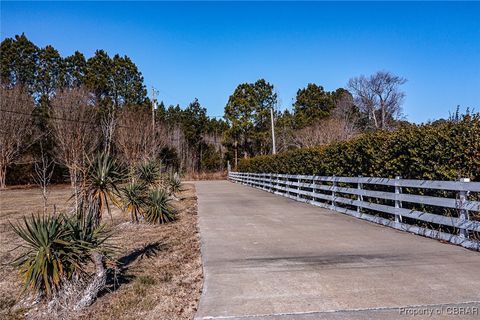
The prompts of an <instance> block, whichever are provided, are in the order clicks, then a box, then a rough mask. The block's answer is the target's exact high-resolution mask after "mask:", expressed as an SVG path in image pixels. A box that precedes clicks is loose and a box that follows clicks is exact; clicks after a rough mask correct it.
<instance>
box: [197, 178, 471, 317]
mask: <svg viewBox="0 0 480 320" xmlns="http://www.w3.org/2000/svg"><path fill="white" fill-rule="evenodd" d="M195 186H196V189H197V194H198V209H199V223H200V235H201V241H202V257H203V266H204V272H205V273H204V274H205V280H204V287H203V293H202V297H201V300H200V306H199V310H198V312H197V315H196V318H197V319H389V320H391V319H458V320H460V319H480V254H479V253H477V252H473V251H469V250H467V249H463V248H461V247H457V246H453V245H450V244H444V243H441V242H438V241H436V240H432V239H427V238H423V237H420V236H416V235H412V234H408V233H405V232H401V231H397V230H394V229H391V228H387V227H383V226H380V225H376V224H372V223H369V222H365V221H362V220H359V219H355V218H353V217H350V216H346V215H342V214H341V213H337V212H333V211H329V210H325V209H321V208H317V207H313V206H311V205H308V204H303V203H299V202H296V201H293V200H290V199H286V198H284V197H280V196H276V195H272V194H270V193H268V192H265V191H261V190H257V189H253V188H251V187H246V186H242V185H240V184H234V183H231V182H227V181H200V182H195Z"/></svg>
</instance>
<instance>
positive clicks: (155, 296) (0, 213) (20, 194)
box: [0, 183, 203, 319]
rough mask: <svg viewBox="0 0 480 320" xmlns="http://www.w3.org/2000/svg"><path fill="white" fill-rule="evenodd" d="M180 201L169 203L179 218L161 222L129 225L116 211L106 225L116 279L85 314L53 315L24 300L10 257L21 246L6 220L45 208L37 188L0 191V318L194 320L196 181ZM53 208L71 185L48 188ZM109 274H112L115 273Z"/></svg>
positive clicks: (64, 204)
mask: <svg viewBox="0 0 480 320" xmlns="http://www.w3.org/2000/svg"><path fill="white" fill-rule="evenodd" d="M184 189H185V190H184V191H183V192H182V193H181V194H180V195H179V198H180V199H181V200H180V201H178V202H175V201H174V205H175V207H176V208H177V210H178V215H177V217H178V219H177V220H176V221H175V222H173V223H170V224H166V225H147V224H142V223H140V224H132V223H130V222H129V216H127V215H124V214H123V213H122V212H121V211H120V210H119V209H117V208H114V209H113V210H112V216H111V217H110V216H108V215H105V216H104V222H105V223H106V224H107V225H108V226H109V227H110V228H112V229H113V231H114V237H113V238H112V240H111V242H112V243H113V244H114V245H115V246H117V247H118V249H117V250H116V251H115V253H114V258H115V259H117V261H118V262H117V271H116V276H115V278H116V281H113V280H112V281H110V282H109V286H108V288H107V290H105V292H104V293H103V294H102V295H101V296H100V297H99V298H98V299H97V301H96V302H95V303H94V304H93V305H92V306H90V307H88V308H86V309H84V310H83V311H80V312H76V313H74V312H73V311H67V312H62V313H59V314H56V315H55V317H52V314H51V313H47V312H45V310H46V308H45V306H44V305H43V304H41V303H40V304H33V305H32V303H31V302H29V301H30V300H29V299H28V298H27V296H26V294H24V293H22V292H23V290H22V289H23V284H22V282H21V278H20V276H19V274H18V272H17V271H16V270H15V268H13V267H12V266H11V265H10V264H9V262H11V261H12V260H13V259H14V258H15V257H17V256H18V254H19V253H20V252H21V250H22V249H16V248H17V247H18V245H20V244H21V240H20V238H18V237H17V236H16V235H15V233H13V231H12V229H11V227H10V224H9V222H11V223H18V222H20V221H21V219H22V217H24V216H27V217H28V216H30V215H31V214H32V213H41V212H43V200H42V197H41V193H40V190H39V189H9V190H5V191H1V192H0V232H1V233H0V261H1V270H0V319H42V318H43V319H53V318H64V319H192V318H193V316H194V315H195V312H196V309H197V304H198V300H199V297H200V293H201V290H202V281H203V275H202V265H201V257H200V242H199V236H198V229H197V200H196V195H195V188H194V185H193V184H189V183H186V184H184ZM50 190H51V191H50V195H49V205H50V211H52V210H53V204H55V206H56V210H57V211H60V210H66V209H67V208H68V207H69V198H70V195H71V192H72V190H71V189H70V186H53V187H51V189H50ZM112 278H113V277H112Z"/></svg>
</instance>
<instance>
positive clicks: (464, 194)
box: [458, 178, 470, 239]
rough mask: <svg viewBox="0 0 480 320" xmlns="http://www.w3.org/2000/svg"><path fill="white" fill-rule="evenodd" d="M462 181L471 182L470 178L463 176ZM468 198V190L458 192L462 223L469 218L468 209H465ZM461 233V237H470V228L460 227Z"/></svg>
mask: <svg viewBox="0 0 480 320" xmlns="http://www.w3.org/2000/svg"><path fill="white" fill-rule="evenodd" d="M460 181H461V182H470V179H469V178H461V179H460ZM467 199H468V191H464V190H462V191H459V192H458V207H459V209H460V212H459V219H460V222H462V224H465V223H466V222H467V221H468V219H469V216H468V210H467V209H465V203H466V202H467ZM459 233H460V234H459V235H460V237H462V238H465V239H468V230H467V229H465V228H460V230H459Z"/></svg>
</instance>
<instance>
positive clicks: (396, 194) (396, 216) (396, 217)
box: [395, 176, 402, 223]
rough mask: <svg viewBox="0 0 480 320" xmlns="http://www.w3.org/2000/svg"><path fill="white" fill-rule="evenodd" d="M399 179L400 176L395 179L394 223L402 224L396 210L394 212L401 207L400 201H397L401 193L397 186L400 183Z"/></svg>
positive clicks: (400, 188)
mask: <svg viewBox="0 0 480 320" xmlns="http://www.w3.org/2000/svg"><path fill="white" fill-rule="evenodd" d="M401 178H402V177H400V176H396V177H395V223H399V222H402V216H401V215H400V214H399V213H398V210H396V209H399V208H401V207H402V201H400V200H399V199H398V198H399V197H398V195H399V194H401V193H402V187H400V186H399V185H398V181H400V179H401Z"/></svg>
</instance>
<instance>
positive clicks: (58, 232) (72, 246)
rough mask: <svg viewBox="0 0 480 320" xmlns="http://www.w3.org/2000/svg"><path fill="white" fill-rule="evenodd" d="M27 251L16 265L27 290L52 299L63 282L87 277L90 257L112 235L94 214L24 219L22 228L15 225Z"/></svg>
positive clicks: (80, 213)
mask: <svg viewBox="0 0 480 320" xmlns="http://www.w3.org/2000/svg"><path fill="white" fill-rule="evenodd" d="M12 227H13V230H14V231H15V233H16V234H17V235H18V236H20V237H21V238H22V239H23V240H24V241H25V245H24V247H26V248H27V249H28V250H27V252H25V253H24V254H22V255H21V256H20V257H18V258H17V259H16V260H15V261H14V262H13V264H14V265H16V266H18V267H20V274H21V275H22V276H23V279H24V282H25V287H26V288H31V289H32V290H33V291H34V293H36V294H38V295H40V296H51V295H52V294H53V293H55V292H57V291H58V289H60V287H61V285H62V282H63V281H64V280H71V279H72V278H73V276H74V275H77V276H81V275H84V274H85V269H84V267H85V265H86V263H88V261H90V255H91V254H92V253H93V252H95V251H98V250H101V248H102V247H104V243H105V241H106V240H107V239H108V238H109V234H108V233H107V232H105V231H104V229H103V227H102V226H97V224H96V217H95V215H93V214H84V213H83V211H79V212H77V213H76V214H74V215H72V216H66V215H63V214H60V215H52V216H40V215H38V216H35V215H32V217H31V218H30V219H26V218H24V220H23V225H21V224H19V225H16V226H14V225H12Z"/></svg>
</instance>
